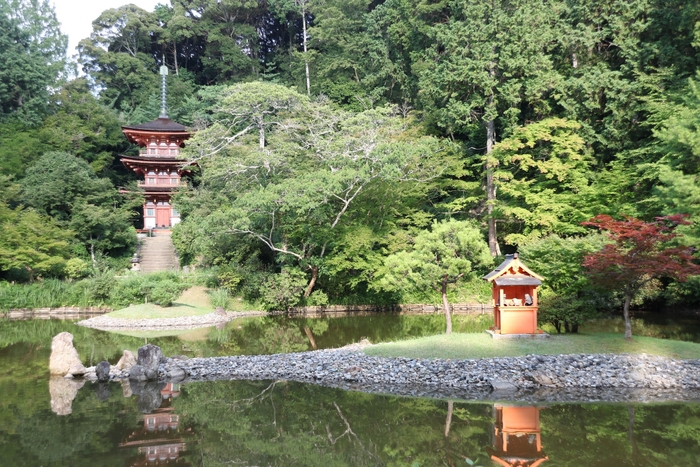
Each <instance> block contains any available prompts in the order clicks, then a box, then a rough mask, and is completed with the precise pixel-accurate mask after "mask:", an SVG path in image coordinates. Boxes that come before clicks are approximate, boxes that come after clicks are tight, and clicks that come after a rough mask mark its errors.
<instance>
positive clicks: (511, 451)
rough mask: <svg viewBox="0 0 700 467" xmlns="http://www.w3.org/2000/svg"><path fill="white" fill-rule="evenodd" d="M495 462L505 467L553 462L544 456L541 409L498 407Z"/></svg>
mask: <svg viewBox="0 0 700 467" xmlns="http://www.w3.org/2000/svg"><path fill="white" fill-rule="evenodd" d="M493 411H494V416H495V418H496V420H495V422H494V424H493V442H492V444H493V448H489V449H488V451H489V454H490V455H491V460H493V461H494V462H495V463H496V464H498V465H502V466H503V467H516V466H517V467H537V466H539V465H542V464H543V463H544V462H545V461H547V460H548V459H549V458H548V457H547V456H546V455H545V454H544V452H542V439H541V431H540V409H539V407H526V406H507V405H498V404H496V405H494V407H493Z"/></svg>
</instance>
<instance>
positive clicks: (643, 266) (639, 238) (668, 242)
mask: <svg viewBox="0 0 700 467" xmlns="http://www.w3.org/2000/svg"><path fill="white" fill-rule="evenodd" d="M684 224H689V222H688V221H687V220H686V219H685V216H684V215H681V214H676V215H673V216H664V217H657V218H656V219H655V220H654V221H653V222H645V221H642V220H639V219H634V218H632V217H627V218H625V220H622V221H618V220H615V219H613V218H612V217H611V216H608V215H599V216H596V217H594V218H593V219H591V220H590V221H588V222H583V225H586V226H590V227H596V228H599V229H601V230H603V231H605V232H606V233H607V235H608V237H609V238H610V240H612V243H610V244H608V245H606V246H605V247H604V248H603V249H602V250H601V251H599V252H597V253H594V254H591V255H588V256H586V257H585V258H584V261H583V266H584V267H585V268H587V269H588V270H589V271H590V273H591V275H592V277H593V278H594V279H596V281H597V282H599V283H600V284H601V285H603V286H606V287H608V288H615V287H617V286H620V285H631V286H632V287H633V288H636V287H635V285H636V286H639V285H641V284H643V283H644V282H647V281H648V280H651V279H653V278H658V277H670V278H674V279H676V280H679V281H683V280H685V279H686V278H687V277H688V276H690V275H696V274H700V266H698V265H697V264H695V263H694V258H693V255H692V249H691V248H688V247H684V246H678V245H673V244H672V240H673V239H675V238H676V237H677V236H678V234H676V233H675V232H674V230H675V228H676V227H677V226H679V225H684Z"/></svg>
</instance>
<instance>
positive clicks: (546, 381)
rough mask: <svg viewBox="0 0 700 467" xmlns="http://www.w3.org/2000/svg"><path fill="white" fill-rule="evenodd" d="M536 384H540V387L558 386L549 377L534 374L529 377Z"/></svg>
mask: <svg viewBox="0 0 700 467" xmlns="http://www.w3.org/2000/svg"><path fill="white" fill-rule="evenodd" d="M529 376H530V377H531V378H532V380H533V381H534V382H536V383H537V384H539V385H540V386H547V387H554V386H556V384H555V382H554V380H553V379H552V378H550V377H549V376H547V375H544V374H542V373H533V374H532V375H529Z"/></svg>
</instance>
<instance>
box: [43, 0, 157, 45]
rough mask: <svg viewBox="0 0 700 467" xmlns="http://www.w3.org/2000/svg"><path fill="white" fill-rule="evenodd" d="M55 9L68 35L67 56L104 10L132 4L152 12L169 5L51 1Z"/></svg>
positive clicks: (143, 0) (150, 0)
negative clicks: (158, 7)
mask: <svg viewBox="0 0 700 467" xmlns="http://www.w3.org/2000/svg"><path fill="white" fill-rule="evenodd" d="M51 1H52V3H53V4H54V7H55V8H56V16H57V17H58V21H59V22H60V23H61V30H62V31H63V33H64V34H67V35H68V56H69V57H72V56H73V55H76V54H77V53H78V52H77V51H76V50H75V48H76V47H77V46H78V42H80V41H81V40H82V39H85V38H86V37H88V36H89V35H90V33H91V32H92V22H93V21H94V20H96V19H97V17H98V16H100V13H102V12H103V11H105V10H108V9H110V8H117V7H120V6H122V5H128V4H129V3H133V4H135V5H137V6H139V7H141V8H143V9H144V10H146V11H153V8H154V7H155V6H156V5H157V4H159V3H163V4H169V3H170V2H169V1H168V0H51Z"/></svg>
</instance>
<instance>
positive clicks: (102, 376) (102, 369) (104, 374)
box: [95, 360, 110, 383]
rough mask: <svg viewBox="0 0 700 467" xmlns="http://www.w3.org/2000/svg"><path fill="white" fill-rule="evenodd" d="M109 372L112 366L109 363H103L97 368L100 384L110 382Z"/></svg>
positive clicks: (104, 361) (96, 372)
mask: <svg viewBox="0 0 700 467" xmlns="http://www.w3.org/2000/svg"><path fill="white" fill-rule="evenodd" d="M109 370H110V365H109V362H108V361H106V360H103V361H101V362H100V363H98V364H97V366H96V367H95V374H96V375H97V381H99V382H100V383H106V382H107V381H109Z"/></svg>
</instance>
